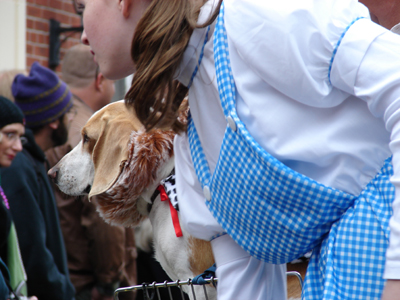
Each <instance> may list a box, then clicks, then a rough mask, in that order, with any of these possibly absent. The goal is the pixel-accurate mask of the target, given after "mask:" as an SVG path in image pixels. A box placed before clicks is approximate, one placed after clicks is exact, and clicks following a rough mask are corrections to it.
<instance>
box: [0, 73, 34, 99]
mask: <svg viewBox="0 0 400 300" xmlns="http://www.w3.org/2000/svg"><path fill="white" fill-rule="evenodd" d="M18 74H24V75H28V72H26V71H25V70H19V69H12V70H5V71H1V72H0V96H3V97H5V98H7V99H9V100H11V101H12V102H14V96H13V94H12V91H11V85H12V83H13V81H14V78H15V76H17V75H18Z"/></svg>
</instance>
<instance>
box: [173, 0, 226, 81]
mask: <svg viewBox="0 0 400 300" xmlns="http://www.w3.org/2000/svg"><path fill="white" fill-rule="evenodd" d="M218 2H219V1H218V0H209V1H207V2H206V3H205V4H204V5H203V6H202V8H201V10H200V14H199V18H198V21H197V24H203V23H204V22H206V21H207V20H208V19H209V18H210V16H211V15H212V13H213V11H214V10H215V8H216V6H217V4H218ZM214 23H215V22H214ZM211 27H212V28H211V29H210V33H209V36H208V41H209V40H210V39H211V37H212V33H213V31H214V24H213V25H212V26H211ZM206 32H207V27H206V28H196V29H195V30H193V33H192V36H191V37H190V40H189V43H188V46H187V47H186V50H185V53H184V54H183V58H182V61H181V63H180V66H179V68H178V70H177V74H176V76H175V78H176V79H178V80H179V81H180V82H181V83H182V84H184V85H185V86H188V84H189V82H190V78H191V77H192V74H193V72H194V69H195V68H196V66H197V63H198V59H199V56H200V52H201V48H202V46H203V43H204V39H205V36H206Z"/></svg>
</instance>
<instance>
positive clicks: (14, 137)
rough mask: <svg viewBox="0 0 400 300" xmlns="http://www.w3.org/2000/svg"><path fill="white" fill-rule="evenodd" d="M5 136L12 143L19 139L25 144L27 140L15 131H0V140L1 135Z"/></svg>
mask: <svg viewBox="0 0 400 300" xmlns="http://www.w3.org/2000/svg"><path fill="white" fill-rule="evenodd" d="M2 136H5V137H6V138H7V140H9V141H10V142H12V143H15V142H16V141H18V140H20V141H21V144H22V145H25V144H26V143H27V142H28V139H27V138H26V137H24V136H19V135H18V134H17V133H15V132H3V131H0V141H1V140H2V139H1V137H2Z"/></svg>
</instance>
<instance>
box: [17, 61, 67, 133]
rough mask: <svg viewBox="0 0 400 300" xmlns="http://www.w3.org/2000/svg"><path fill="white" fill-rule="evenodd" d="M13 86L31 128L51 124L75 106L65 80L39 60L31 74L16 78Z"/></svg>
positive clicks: (33, 66) (32, 68)
mask: <svg viewBox="0 0 400 300" xmlns="http://www.w3.org/2000/svg"><path fill="white" fill-rule="evenodd" d="M11 90H12V93H13V96H14V98H15V104H17V105H18V107H19V108H20V109H21V110H22V112H23V113H24V115H25V119H26V127H28V128H36V127H40V126H43V125H46V124H49V123H51V122H53V121H55V120H57V119H58V118H60V117H61V116H62V115H64V114H65V113H66V112H67V111H68V110H69V109H70V108H71V107H72V94H71V92H70V90H69V88H68V87H67V85H66V84H65V82H63V81H61V80H60V79H59V78H58V76H57V75H56V74H55V73H54V72H53V71H51V70H50V69H48V68H45V67H42V66H41V65H40V64H39V63H38V62H34V63H33V65H32V67H31V71H30V73H29V76H25V75H24V74H19V75H17V76H16V77H15V78H14V82H13V84H12V87H11Z"/></svg>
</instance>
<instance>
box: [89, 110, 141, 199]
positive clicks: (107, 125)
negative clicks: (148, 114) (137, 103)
mask: <svg viewBox="0 0 400 300" xmlns="http://www.w3.org/2000/svg"><path fill="white" fill-rule="evenodd" d="M101 113H102V115H101V116H99V118H100V124H98V123H97V124H88V126H98V127H100V128H97V129H96V130H97V131H98V137H97V141H96V144H95V145H94V147H93V152H92V159H93V163H94V169H95V175H94V181H93V185H92V188H91V190H90V194H89V197H92V196H94V195H97V194H100V193H103V192H105V191H106V190H108V189H109V188H110V187H111V186H112V185H113V183H114V182H115V181H116V180H117V178H118V176H119V174H120V172H121V168H122V167H123V164H124V162H125V161H126V160H127V158H128V144H129V137H130V134H131V132H132V131H136V130H138V129H139V128H140V127H141V126H142V125H141V124H140V122H139V121H138V120H137V119H136V118H134V116H133V115H132V113H131V112H129V111H128V110H127V108H126V106H125V104H124V103H113V104H111V105H110V109H107V110H103V111H101Z"/></svg>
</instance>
